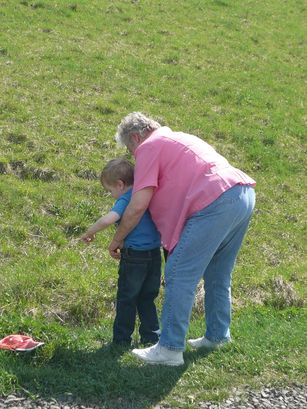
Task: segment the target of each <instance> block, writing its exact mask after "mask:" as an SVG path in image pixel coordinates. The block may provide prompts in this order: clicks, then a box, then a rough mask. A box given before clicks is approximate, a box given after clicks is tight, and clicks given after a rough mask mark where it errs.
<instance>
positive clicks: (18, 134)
mask: <svg viewBox="0 0 307 409" xmlns="http://www.w3.org/2000/svg"><path fill="white" fill-rule="evenodd" d="M305 19H306V3H305V2H304V1H303V0H289V1H282V0H271V1H268V0H259V1H256V2H255V1H253V2H252V1H249V0H247V1H243V0H237V1H235V2H234V1H230V0H203V1H200V0H186V1H181V2H180V1H174V0H168V1H149V0H144V1H137V0H136V1H128V0H122V1H112V2H111V1H105V0H79V1H75V2H70V1H65V0H58V1H51V0H49V1H47V0H42V1H25V0H23V1H18V0H8V1H3V0H2V1H1V0H0V27H1V30H0V95H1V98H0V233H1V234H0V271H1V281H0V338H2V336H5V335H8V334H10V333H21V332H22V333H26V334H29V335H33V336H34V337H35V338H37V339H39V340H42V341H44V342H45V346H44V347H42V348H41V349H40V350H38V351H37V352H36V353H34V354H30V355H26V356H24V355H18V354H17V355H14V354H11V353H7V352H6V351H0V395H6V394H9V393H12V392H16V391H18V392H20V393H24V394H27V395H30V396H33V397H36V396H43V397H45V398H50V397H57V398H58V399H62V400H67V399H71V400H74V401H79V402H82V403H97V402H99V403H100V404H101V405H105V407H108V408H109V407H110V408H130V407H131V408H140V409H141V408H150V407H151V406H152V405H154V404H156V403H158V402H164V403H168V404H169V405H172V406H173V407H180V408H193V407H194V406H195V402H198V401H201V400H204V399H213V400H221V399H223V398H224V397H226V396H228V395H229V394H231V392H232V390H233V388H242V389H244V388H245V387H246V386H250V387H254V388H260V387H261V385H263V384H266V385H275V384H282V385H286V384H291V383H295V382H296V383H302V382H306V378H305V373H306V361H305V362H304V353H305V347H304V339H303V336H304V330H305V328H306V314H305V312H304V309H303V308H302V307H303V299H304V283H305V281H304V273H305V271H306V261H305V260H304V250H305V247H306V246H304V240H306V230H304V228H305V222H306V181H307V180H306V179H307V178H306V139H304V138H306V128H305V125H306V110H305V105H306V92H304V88H303V86H304V81H305V79H306V77H305V74H306V64H305V61H304V56H305V55H306V35H305V34H306V33H305V32H304V21H305ZM131 111H143V112H145V113H147V114H149V115H151V116H154V117H155V118H157V119H158V120H159V121H160V122H161V123H162V124H166V125H168V126H170V127H171V128H173V129H174V130H183V131H186V132H190V133H193V134H196V135H198V136H200V137H201V138H203V139H204V140H206V141H207V142H209V143H211V144H212V145H213V146H215V147H216V149H217V150H218V151H219V152H220V153H221V154H223V155H225V156H226V157H227V159H228V160H229V161H230V162H231V163H232V164H234V165H235V166H238V167H240V168H241V169H242V170H244V171H246V172H247V173H249V174H250V175H251V176H252V177H254V178H255V179H256V180H257V183H258V184H257V209H256V211H255V215H254V218H253V220H252V223H251V227H250V230H249V234H248V236H247V238H246V241H245V246H244V247H243V249H242V251H241V253H240V256H239V259H238V263H237V267H236V270H235V273H234V279H233V296H234V316H233V326H232V333H233V338H234V343H233V344H231V345H229V346H227V348H226V349H225V350H223V351H218V352H215V353H212V354H210V355H207V356H204V355H203V354H201V353H196V352H192V351H191V350H187V352H186V354H185V360H186V364H185V365H184V366H183V367H182V368H179V369H178V368H155V367H153V368H152V367H146V366H143V365H142V364H139V363H138V362H136V361H135V360H134V358H132V356H131V355H130V353H129V351H125V350H120V349H118V350H114V349H111V348H110V347H109V345H108V343H109V342H110V340H111V333H112V320H113V317H114V299H115V293H116V280H117V277H116V276H117V264H116V262H115V261H114V260H111V259H110V257H109V256H108V252H107V246H108V243H109V241H110V239H111V237H112V231H108V232H104V233H101V234H100V236H99V237H98V238H97V240H96V242H95V243H94V244H93V245H91V246H89V247H85V246H83V245H82V244H80V243H79V242H78V240H77V239H78V237H79V236H80V234H81V233H82V232H83V231H84V229H85V228H86V227H87V226H88V225H89V224H90V223H92V222H93V221H94V220H96V218H97V217H98V216H99V215H100V214H101V213H102V212H104V211H106V210H107V209H109V207H110V205H111V203H112V200H111V198H110V197H109V196H108V195H106V194H105V193H104V192H103V191H102V190H101V188H100V185H99V182H98V180H97V175H98V174H99V172H100V170H101V168H102V166H103V165H104V163H105V162H106V161H107V160H108V159H110V158H113V157H116V156H118V155H122V154H124V153H125V152H124V151H123V150H121V149H120V148H119V147H117V146H116V144H115V141H114V134H115V132H116V126H117V124H118V123H119V122H120V120H121V118H122V117H123V116H125V115H126V114H127V113H129V112H131ZM162 301H163V288H162V291H161V296H160V299H159V309H160V308H161V305H162ZM203 325H204V324H203V319H202V308H201V307H200V306H199V304H197V305H196V306H195V309H194V312H193V319H192V322H191V326H190V330H189V335H191V336H195V337H196V336H200V334H201V331H202V330H203ZM137 342H138V340H137V336H136V337H135V343H137Z"/></svg>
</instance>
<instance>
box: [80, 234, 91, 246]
mask: <svg viewBox="0 0 307 409" xmlns="http://www.w3.org/2000/svg"><path fill="white" fill-rule="evenodd" d="M80 240H81V241H83V243H86V244H89V243H91V242H92V241H94V240H95V234H91V233H87V232H86V233H84V234H82V236H81V237H80Z"/></svg>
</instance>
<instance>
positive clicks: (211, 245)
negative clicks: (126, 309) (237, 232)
mask: <svg viewBox="0 0 307 409" xmlns="http://www.w3.org/2000/svg"><path fill="white" fill-rule="evenodd" d="M247 191H252V193H247ZM250 196H251V197H250ZM247 198H248V199H247ZM253 205H254V191H253V189H252V188H250V187H247V186H239V185H238V186H235V187H233V188H232V189H229V190H228V191H227V192H225V193H224V194H223V195H222V196H220V197H219V198H218V199H217V200H216V201H215V202H213V203H212V204H211V205H209V206H208V207H206V208H205V209H203V210H201V211H200V212H198V213H196V214H194V215H193V216H192V217H191V218H190V219H189V220H188V221H187V223H186V225H185V227H184V230H183V232H182V234H181V238H180V240H179V242H178V244H177V246H176V247H175V249H174V251H173V252H172V254H171V255H170V256H169V258H168V260H167V263H166V268H165V284H166V288H165V299H164V305H163V311H162V333H161V337H160V341H159V344H160V345H161V346H164V347H166V348H168V349H172V350H177V351H182V350H184V346H185V335H186V332H187V329H188V325H189V320H190V315H191V310H192V306H193V302H194V296H195V289H196V286H197V283H198V282H199V280H200V279H201V277H202V276H203V275H204V272H205V271H206V269H207V267H208V265H209V263H210V262H211V260H212V259H213V258H214V255H215V254H216V252H217V251H218V249H220V248H221V246H222V243H223V242H224V240H226V239H227V237H228V236H229V235H231V232H232V231H233V230H234V229H235V227H237V226H238V225H239V224H241V223H242V221H243V220H246V219H247V217H248V218H249V217H250V215H251V213H252V209H253ZM241 241H242V240H241ZM240 244H241V243H240ZM228 251H229V252H230V253H231V255H229V260H231V258H232V259H233V262H234V260H235V256H236V254H237V249H236V254H235V255H234V254H232V251H233V249H232V248H229V249H228ZM227 254H228V253H227ZM229 265H230V263H229ZM232 266H233V264H232ZM212 275H213V274H212ZM223 275H224V276H225V279H224V281H225V283H227V280H228V282H229V283H230V275H231V270H230V271H229V268H228V270H227V272H226V271H225V273H223ZM209 281H210V279H209ZM211 281H212V282H215V280H211ZM214 285H215V284H214ZM218 292H219V290H218ZM225 296H226V295H225V294H224V293H223V295H222V298H223V299H224V297H225ZM228 296H229V295H227V296H226V297H228ZM213 308H214V307H213ZM228 327H229V325H228Z"/></svg>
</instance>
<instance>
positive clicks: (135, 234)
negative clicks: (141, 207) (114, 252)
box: [111, 188, 161, 250]
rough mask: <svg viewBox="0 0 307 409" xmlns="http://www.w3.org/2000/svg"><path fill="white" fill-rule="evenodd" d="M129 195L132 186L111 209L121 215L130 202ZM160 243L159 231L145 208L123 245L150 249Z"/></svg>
mask: <svg viewBox="0 0 307 409" xmlns="http://www.w3.org/2000/svg"><path fill="white" fill-rule="evenodd" d="M131 195H132V188H131V189H129V190H128V192H126V193H124V194H123V195H122V196H120V197H119V198H118V199H117V200H116V202H115V204H114V206H113V207H112V209H111V210H112V211H113V212H116V213H117V214H119V215H120V216H122V215H123V213H124V211H125V210H126V207H127V206H128V204H129V202H130V199H131ZM118 223H119V222H118ZM160 244H161V239H160V233H159V232H158V230H157V228H156V225H155V224H154V222H153V221H152V219H151V216H150V213H149V211H148V210H146V212H145V213H144V215H143V216H142V218H141V220H140V221H139V223H138V224H137V226H135V228H134V229H133V230H132V231H131V232H130V233H129V234H128V236H126V238H125V240H124V247H126V248H128V247H129V248H132V249H135V250H152V249H155V248H157V247H160Z"/></svg>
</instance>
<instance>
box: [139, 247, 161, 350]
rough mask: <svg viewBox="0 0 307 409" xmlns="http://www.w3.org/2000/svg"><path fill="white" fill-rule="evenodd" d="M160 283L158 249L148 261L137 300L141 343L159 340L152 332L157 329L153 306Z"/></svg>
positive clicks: (157, 323) (155, 311) (156, 317)
mask: <svg viewBox="0 0 307 409" xmlns="http://www.w3.org/2000/svg"><path fill="white" fill-rule="evenodd" d="M160 282H161V254H160V249H156V250H153V251H152V256H151V258H150V259H149V260H148V269H147V273H146V278H145V280H144V282H143V285H142V288H141V291H140V294H139V296H138V300H137V310H138V314H139V317H140V322H141V324H140V329H139V332H140V336H141V342H142V343H144V344H146V343H156V342H158V340H159V337H158V335H157V334H156V333H155V332H154V331H157V330H158V329H159V321H158V316H157V310H156V306H155V299H156V297H157V296H158V294H159V288H160Z"/></svg>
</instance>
